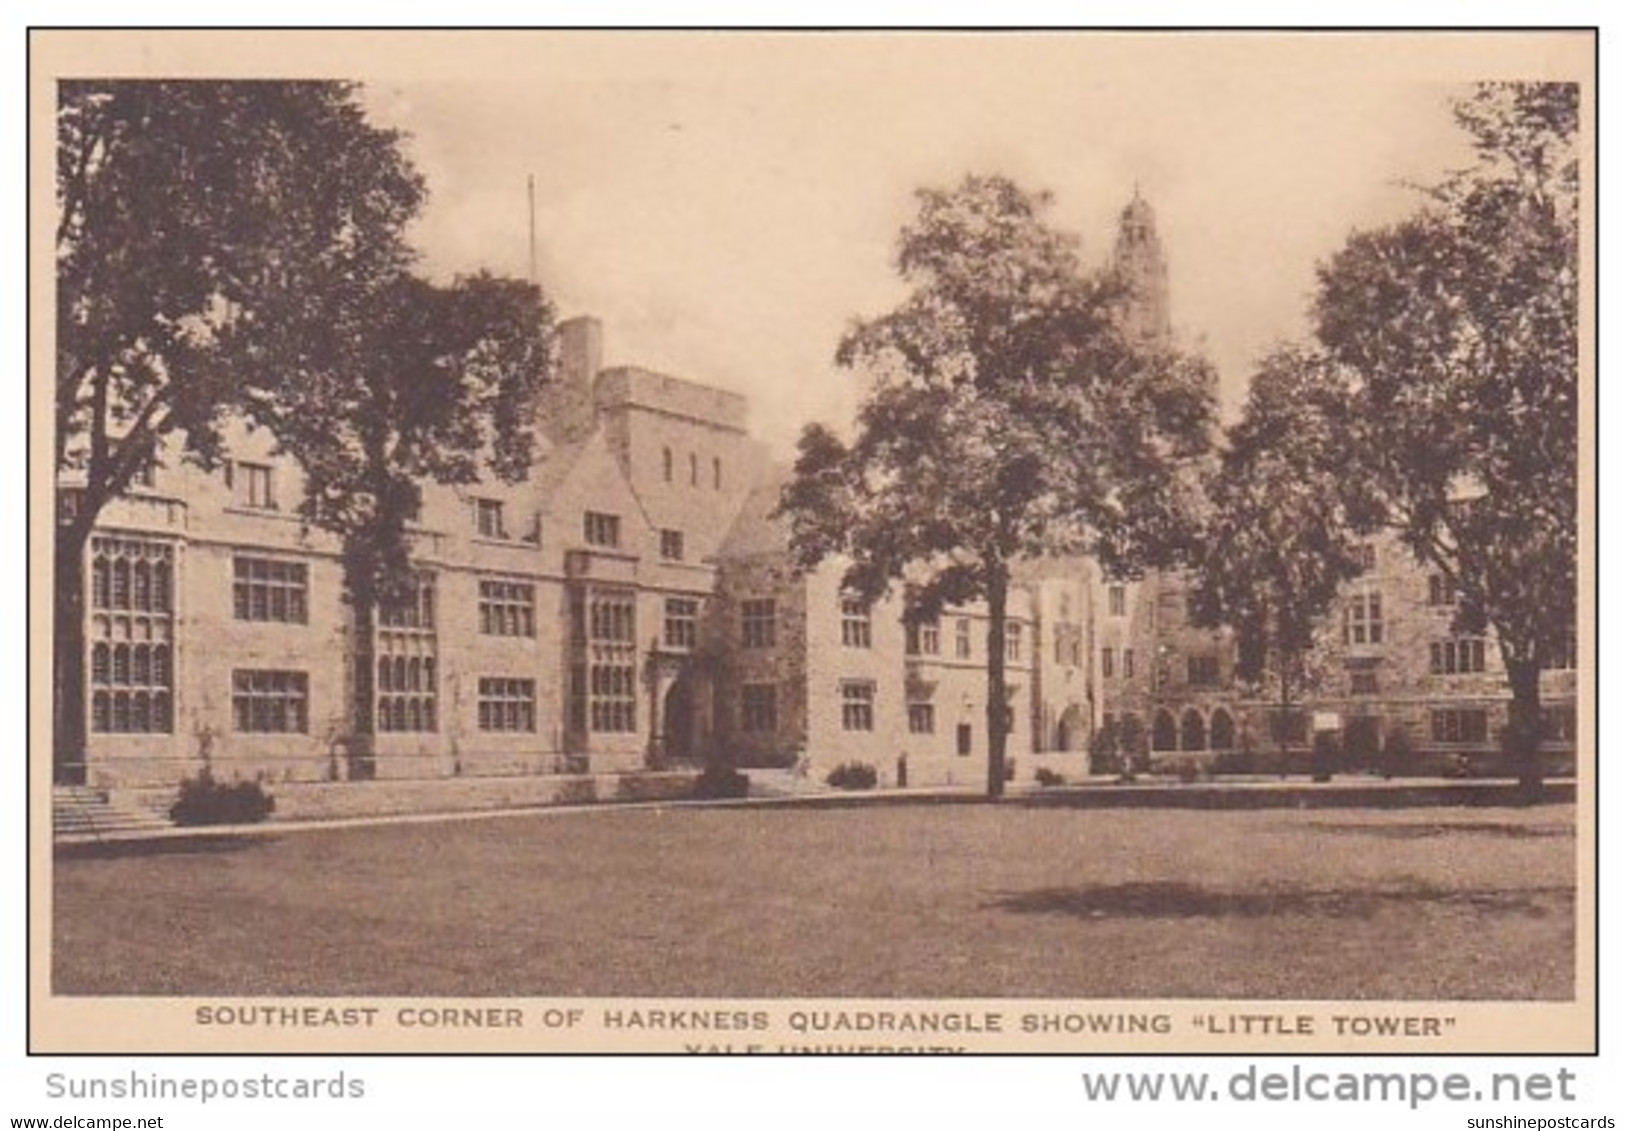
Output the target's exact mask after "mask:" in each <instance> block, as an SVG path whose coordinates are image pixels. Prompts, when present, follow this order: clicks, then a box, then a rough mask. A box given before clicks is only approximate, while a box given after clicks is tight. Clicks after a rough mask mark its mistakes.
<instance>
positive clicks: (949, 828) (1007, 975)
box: [54, 803, 1575, 1000]
mask: <svg viewBox="0 0 1625 1131" xmlns="http://www.w3.org/2000/svg"><path fill="white" fill-rule="evenodd" d="M1574 883H1575V842H1574V828H1573V808H1572V807H1571V806H1566V805H1564V806H1559V805H1549V806H1540V807H1535V808H1531V809H1471V810H1465V809H1461V810H1455V809H1423V810H1400V811H1383V812H1376V811H1365V810H1356V811H1350V810H1336V811H1312V810H1309V811H1302V810H1276V811H1251V812H1246V811H1244V812H1202V811H1177V810H1176V811H1146V810H1092V811H1078V810H1064V809H1063V810H1054V809H1043V808H1027V807H1024V806H1022V805H1019V804H1008V803H1007V804H1004V805H999V806H993V805H954V806H921V807H886V808H868V809H864V808H854V809H842V810H832V811H809V810H777V811H770V810H764V809H760V808H736V809H721V808H717V809H696V808H689V809H668V810H641V811H624V810H623V811H613V810H600V811H589V812H579V813H553V814H532V815H522V816H514V817H511V818H500V819H492V820H483V821H454V822H446V823H435V824H414V825H399V826H384V827H373V828H358V829H332V830H323V831H318V832H301V833H288V834H284V835H281V836H272V837H264V838H260V837H254V838H243V839H241V840H235V841H224V842H219V843H215V842H210V841H203V840H199V841H175V842H167V843H161V844H158V845H155V846H154V845H149V846H146V847H145V848H143V849H138V850H131V849H125V850H121V851H119V852H106V851H104V852H100V853H95V854H89V855H79V856H75V855H72V854H68V855H64V856H62V857H60V858H59V859H58V860H57V861H56V868H55V886H54V894H55V900H56V904H55V916H56V929H55V947H54V963H55V970H54V977H55V987H56V990H57V992H58V993H66V994H188V995H223V994H240V995H254V994H269V995H288V994H311V995H348V994H356V995H431V994H432V995H459V996H485V995H497V996H510V995H512V996H572V995H585V996H678V997H680V996H691V995H692V996H707V997H781V996H792V995H796V996H819V997H821V996H832V997H846V996H873V997H886V996H907V997H973V996H990V997H1002V996H1011V997H1025V996H1032V997H1061V998H1111V997H1129V998H1144V997H1196V998H1202V997H1236V998H1308V999H1314V998H1339V999H1343V998H1347V999H1379V998H1391V999H1407V998H1408V999H1418V998H1422V999H1438V998H1445V999H1480V1000H1484V999H1546V1000H1554V999H1555V1000H1563V999H1568V998H1571V997H1572V996H1573V992H1574V970H1573V966H1574V944H1575V926H1574Z"/></svg>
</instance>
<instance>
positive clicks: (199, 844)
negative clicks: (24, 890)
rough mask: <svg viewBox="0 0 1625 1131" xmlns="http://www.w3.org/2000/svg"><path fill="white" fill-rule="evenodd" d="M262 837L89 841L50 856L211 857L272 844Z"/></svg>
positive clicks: (58, 849)
mask: <svg viewBox="0 0 1625 1131" xmlns="http://www.w3.org/2000/svg"><path fill="white" fill-rule="evenodd" d="M273 839H274V838H272V837H264V836H233V835H232V834H230V833H226V834H222V835H220V836H183V837H163V838H159V839H155V840H100V841H95V840H90V841H75V842H73V843H69V844H59V845H57V846H56V847H55V850H54V855H55V856H56V858H57V859H58V860H125V859H135V858H138V857H147V856H214V855H218V854H220V853H225V852H242V851H243V850H245V849H248V848H253V847H255V846H257V845H260V844H265V843H268V842H270V841H271V840H273Z"/></svg>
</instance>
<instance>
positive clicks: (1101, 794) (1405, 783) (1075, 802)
mask: <svg viewBox="0 0 1625 1131" xmlns="http://www.w3.org/2000/svg"><path fill="white" fill-rule="evenodd" d="M333 788H335V789H344V788H348V787H347V786H342V785H335V786H333ZM1516 788H1517V787H1516V783H1515V782H1509V781H1504V780H1480V779H1448V778H1395V779H1382V778H1371V777H1359V776H1353V775H1351V776H1347V777H1339V778H1334V779H1333V780H1332V781H1329V782H1312V781H1308V780H1306V779H1303V778H1288V779H1280V778H1237V779H1233V780H1219V781H1201V782H1189V783H1185V782H1177V781H1168V780H1162V779H1154V780H1153V779H1147V780H1142V781H1137V782H1120V781H1118V780H1117V779H1116V778H1110V777H1102V778H1096V779H1091V780H1088V781H1085V782H1081V783H1078V784H1075V785H1067V786H1057V787H1051V788H1044V787H1040V786H1028V785H1021V786H1012V787H1011V789H1010V791H1009V792H1008V793H1007V794H1006V795H1005V797H1004V799H1003V800H1002V801H1000V802H998V804H1006V805H1030V806H1039V807H1045V808H1050V807H1054V808H1079V809H1095V808H1145V809H1174V808H1177V809H1193V808H1199V809H1276V808H1413V807H1417V808H1425V807H1437V806H1457V807H1461V806H1493V805H1511V804H1515V803H1517V800H1518V799H1517V797H1516V794H1515V791H1516ZM1574 800H1575V782H1574V780H1573V779H1552V780H1548V781H1547V782H1546V783H1545V787H1544V789H1543V792H1542V797H1541V801H1542V802H1546V803H1572V802H1573V801H1574ZM931 804H935V805H946V804H961V805H972V804H991V802H989V801H988V799H987V798H986V796H985V794H984V792H983V790H982V789H981V787H979V786H934V787H933V786H921V787H911V788H907V789H879V790H859V791H850V792H848V791H836V790H827V791H820V792H796V793H785V794H779V795H775V796H756V797H748V798H737V799H718V800H659V801H601V802H596V803H590V804H580V805H569V804H553V805H527V806H514V807H504V808H485V809H474V810H468V809H465V810H457V809H448V810H438V811H433V812H422V813H391V814H379V815H374V816H352V817H335V818H326V819H319V820H277V819H274V818H273V819H272V820H270V821H267V822H265V823H263V824H257V825H207V826H191V827H185V828H182V827H170V828H156V829H131V830H125V831H119V832H105V833H102V834H100V835H95V834H77V833H76V834H69V835H62V836H58V837H57V838H56V844H57V845H59V846H82V845H95V844H110V843H128V842H142V841H166V840H184V839H190V838H234V837H264V836H280V835H282V834H284V833H301V832H315V831H321V830H324V829H352V828H370V827H375V826H380V825H404V824H430V823H435V822H442V821H487V820H495V819H506V818H512V817H517V816H544V815H545V816H556V817H560V818H567V817H574V816H579V815H581V814H585V813H606V812H608V813H616V812H632V811H638V810H648V809H672V808H688V807H694V806H703V807H707V808H795V809H845V808H858V807H865V806H885V805H931Z"/></svg>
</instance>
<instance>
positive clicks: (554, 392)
mask: <svg viewBox="0 0 1625 1131" xmlns="http://www.w3.org/2000/svg"><path fill="white" fill-rule="evenodd" d="M1114 264H1115V266H1116V267H1117V269H1118V271H1119V272H1120V274H1121V275H1122V277H1123V278H1124V280H1125V282H1126V283H1127V284H1128V286H1129V290H1130V295H1131V301H1130V302H1129V303H1128V304H1126V308H1125V319H1126V321H1127V324H1128V326H1129V329H1130V330H1131V332H1132V333H1134V334H1135V335H1137V336H1138V337H1140V338H1141V339H1142V340H1145V341H1148V342H1151V343H1153V344H1156V343H1161V342H1166V341H1168V340H1169V337H1170V333H1171V331H1170V329H1169V326H1170V321H1169V312H1168V285H1167V277H1168V270H1167V263H1166V260H1165V257H1164V255H1163V252H1162V248H1161V244H1160V241H1159V239H1158V236H1157V232H1156V225H1155V217H1154V215H1153V213H1152V210H1151V208H1150V205H1149V204H1148V203H1147V202H1146V201H1144V200H1143V199H1142V198H1141V197H1140V196H1139V194H1138V193H1136V194H1135V197H1134V199H1133V200H1132V201H1131V202H1130V204H1129V205H1128V206H1127V207H1126V208H1125V209H1124V210H1123V213H1122V215H1121V217H1120V220H1119V230H1118V239H1117V243H1116V247H1115V250H1114ZM746 413H747V405H746V402H745V400H744V398H743V397H740V396H739V395H737V394H734V393H730V392H727V391H724V390H721V389H717V388H713V387H710V386H706V385H702V384H698V383H695V382H692V381H687V380H682V379H679V378H676V377H671V376H667V375H664V374H660V373H654V372H650V371H648V370H644V369H638V368H631V367H609V368H606V367H605V366H604V364H603V342H602V329H601V327H600V326H599V324H598V323H597V322H596V321H595V320H593V319H590V318H578V319H575V320H573V321H571V322H567V323H565V324H564V325H563V326H561V327H560V371H559V380H558V381H557V382H556V383H555V384H554V385H553V386H552V387H550V388H549V389H548V391H547V392H546V393H545V395H544V396H543V397H542V399H541V402H540V403H539V404H538V406H537V419H538V426H539V429H540V433H541V434H540V436H539V440H538V446H537V453H536V458H535V462H534V465H533V467H532V468H531V471H530V474H529V476H528V477H527V478H526V479H525V480H524V481H522V482H520V483H517V484H512V485H507V484H495V483H482V484H478V485H474V486H469V487H441V486H434V485H429V486H426V487H425V490H424V503H423V507H422V510H421V514H420V516H419V520H418V521H417V523H416V524H415V526H414V527H413V529H412V537H413V541H414V557H415V561H416V564H417V568H418V570H419V573H418V584H417V587H416V592H415V594H414V597H413V599H412V600H410V601H408V602H405V603H404V604H403V605H402V606H400V607H394V608H386V609H381V610H379V616H378V624H377V627H376V639H375V641H374V642H373V648H372V649H371V652H372V655H373V656H374V657H375V660H374V662H375V663H376V671H375V672H374V673H373V684H374V692H375V693H374V696H373V698H374V708H375V713H374V720H373V721H374V724H375V730H376V740H375V742H374V743H373V744H372V745H373V749H372V751H371V752H370V753H366V754H362V753H361V752H359V751H358V750H357V749H355V747H356V745H357V744H355V743H354V742H353V741H352V733H353V731H354V726H353V724H352V721H351V717H350V712H351V711H352V709H353V707H352V704H353V700H354V694H353V689H354V687H355V685H356V672H355V670H354V665H355V656H356V654H357V651H358V650H357V648H356V647H355V641H354V640H353V638H352V635H353V628H352V625H351V618H350V614H349V609H348V607H347V606H346V604H345V600H344V593H343V579H342V571H341V568H340V559H339V555H338V546H337V544H336V542H335V540H334V539H332V538H331V537H330V536H327V535H325V534H322V533H320V532H316V531H312V530H309V529H307V528H306V527H305V526H304V525H303V524H302V523H301V522H300V520H299V519H298V517H297V514H296V509H297V504H298V500H299V499H300V497H301V493H302V490H303V484H302V482H301V474H300V470H299V468H298V467H297V466H296V465H295V464H293V463H291V462H290V461H288V460H287V459H285V458H283V457H281V456H279V455H278V454H277V453H276V451H275V445H274V443H273V441H272V438H271V437H270V436H269V435H267V434H266V433H264V432H260V431H256V430H253V429H251V428H246V427H242V428H237V429H236V430H235V431H234V434H233V435H232V436H230V437H229V444H228V448H229V453H230V459H229V461H228V462H227V463H226V464H225V465H224V467H223V468H221V469H220V470H219V471H217V472H213V473H206V472H204V471H202V470H200V469H198V468H196V467H193V466H191V465H188V464H186V463H184V462H183V461H181V460H180V459H179V458H178V453H174V452H171V453H165V458H161V459H159V460H158V461H156V463H155V466H154V468H153V469H152V470H151V471H150V473H149V474H148V475H146V476H145V477H144V478H143V479H142V480H141V481H140V482H138V483H136V484H135V485H134V486H133V487H132V489H131V490H130V491H129V492H128V494H127V495H126V496H125V497H124V498H122V499H120V500H119V501H117V502H115V503H114V504H112V505H111V506H109V507H108V508H107V509H106V510H105V512H104V513H103V515H102V516H101V518H100V521H99V523H98V527H97V530H96V532H95V534H94V536H93V539H92V541H91V544H90V546H89V548H88V551H87V552H88V555H89V562H88V563H87V565H88V568H87V570H86V578H87V582H86V584H87V589H88V593H87V598H88V600H87V602H86V607H87V609H88V614H87V618H88V620H87V629H88V631H87V643H86V655H85V663H86V670H87V672H88V674H89V680H88V685H89V690H88V696H87V700H88V702H87V705H86V709H87V713H88V715H89V724H90V725H89V751H88V759H87V765H85V766H59V767H58V774H59V777H60V778H62V779H63V780H80V779H85V780H88V781H89V782H90V783H91V784H95V785H103V786H123V785H168V784H173V783H175V782H177V781H178V780H180V779H181V778H182V777H183V776H186V775H190V774H195V773H196V772H197V771H198V770H199V769H200V768H202V767H203V766H205V765H207V766H209V767H211V768H212V769H213V771H214V772H215V773H216V774H218V775H221V776H224V777H228V778H229V777H245V778H249V777H265V778H268V779H270V780H272V781H276V780H340V779H345V778H350V777H358V776H379V777H411V778H440V777H453V776H458V775H502V774H552V773H577V772H583V771H593V772H605V771H610V772H613V771H618V770H632V769H637V768H641V767H644V766H650V765H654V766H660V765H667V764H672V763H689V764H693V763H696V762H698V761H701V760H703V759H705V758H707V757H711V756H720V757H726V758H729V759H732V760H734V761H736V762H739V763H741V764H746V765H779V766H799V767H801V768H802V769H803V770H805V771H806V772H807V773H808V775H809V776H816V777H819V778H822V777H823V776H824V775H825V774H827V772H828V771H829V770H830V769H832V768H833V767H834V766H835V765H838V764H840V763H842V762H849V761H856V762H862V763H866V764H868V765H870V766H872V767H874V768H875V770H876V771H877V773H878V775H879V777H880V779H881V781H882V782H884V783H891V784H898V783H902V782H904V781H905V780H906V781H907V782H908V783H910V784H937V783H940V784H967V785H971V784H977V783H980V782H982V781H983V780H984V778H985V773H986V754H987V734H986V718H987V715H986V695H987V681H986V660H987V657H986V648H987V615H986V610H985V609H983V608H981V607H978V606H970V607H966V608H961V609H950V610H946V611H945V612H944V613H943V615H942V616H941V617H940V618H939V619H938V620H937V621H934V622H932V623H928V624H916V625H908V624H905V621H904V616H903V612H904V610H903V608H902V607H901V604H900V602H899V601H898V600H897V599H895V598H894V599H891V600H887V601H882V602H881V603H879V604H877V605H875V606H874V607H872V608H870V607H866V606H864V605H862V604H861V603H859V602H856V601H854V600H852V599H851V598H850V597H849V596H848V595H847V594H844V593H843V592H842V590H841V586H840V577H841V567H840V564H839V563H827V564H826V565H824V566H822V567H820V568H819V569H816V570H813V571H811V572H809V573H802V572H800V571H798V570H797V569H796V568H795V567H794V562H793V559H792V557H791V555H790V552H789V546H788V539H787V531H786V528H785V526H784V524H783V523H782V522H780V521H779V520H777V519H775V518H774V516H773V512H774V509H775V507H776V506H777V502H778V498H779V490H780V487H781V485H782V479H783V473H782V471H776V470H775V469H774V468H772V467H771V466H770V465H769V463H768V461H767V459H766V457H765V455H764V453H763V451H762V449H761V448H760V446H759V445H758V444H757V443H756V442H755V441H754V440H753V439H752V438H751V437H750V436H749V434H748V432H747V430H746ZM59 486H60V490H61V491H62V492H63V493H64V494H65V495H70V496H71V494H72V492H73V491H74V489H75V484H74V481H73V479H72V477H71V476H65V477H64V478H63V480H62V481H61V483H60V485H59ZM1372 554H1373V557H1372V560H1371V567H1370V569H1369V570H1368V571H1367V573H1366V574H1365V575H1364V576H1363V577H1362V578H1360V579H1359V580H1358V581H1356V582H1355V583H1353V584H1352V585H1351V586H1350V587H1349V589H1348V592H1347V593H1346V594H1345V596H1344V599H1343V602H1342V604H1341V606H1340V608H1339V610H1338V611H1337V613H1336V615H1335V620H1334V623H1333V624H1332V625H1330V626H1329V636H1331V637H1333V638H1334V643H1335V647H1334V648H1333V649H1332V650H1333V651H1334V652H1335V656H1333V657H1332V662H1330V663H1329V664H1328V668H1329V675H1328V679H1327V681H1326V682H1325V683H1324V684H1323V686H1322V688H1321V691H1320V692H1319V693H1318V695H1317V697H1316V698H1315V699H1314V701H1313V702H1311V703H1309V704H1306V705H1305V709H1304V711H1300V712H1294V713H1293V714H1292V717H1289V718H1285V719H1282V718H1275V719H1274V720H1273V721H1272V708H1271V707H1270V705H1268V704H1266V703H1262V702H1258V701H1253V700H1249V699H1247V698H1246V697H1245V696H1244V695H1243V694H1242V693H1241V691H1240V690H1239V689H1238V687H1237V685H1236V682H1235V680H1234V672H1233V656H1232V650H1231V648H1230V647H1229V644H1228V641H1227V638H1226V637H1225V635H1224V634H1222V633H1215V632H1210V631H1206V630H1199V629H1196V628H1194V627H1192V626H1191V625H1190V624H1189V621H1188V618H1187V617H1186V610H1185V583H1184V581H1183V579H1182V578H1180V577H1179V576H1177V575H1168V574H1164V575H1153V576H1150V577H1147V578H1144V579H1141V580H1137V581H1120V580H1116V579H1112V578H1109V577H1106V576H1104V575H1103V574H1102V573H1101V571H1100V570H1099V569H1098V568H1097V567H1096V565H1095V564H1094V563H1092V562H1089V561H1086V560H1081V559H1072V560H1065V561H1050V562H1032V563H1024V564H1023V565H1022V566H1021V567H1020V569H1019V570H1018V571H1017V573H1016V576H1015V578H1014V583H1013V585H1012V588H1011V593H1010V600H1009V627H1008V630H1007V631H1008V639H1007V643H1006V647H1007V657H1006V658H1007V663H1008V667H1007V677H1006V679H1007V685H1008V688H1007V690H1008V696H1007V698H1008V703H1007V706H1008V709H1009V712H1010V716H1009V717H1010V720H1011V731H1010V739H1009V745H1008V752H1009V757H1010V760H1011V761H1012V762H1013V763H1014V776H1015V778H1016V779H1017V780H1019V781H1030V780H1032V778H1033V776H1034V775H1035V774H1036V773H1037V772H1038V771H1039V770H1040V769H1042V768H1046V767H1047V768H1049V769H1051V770H1053V771H1054V772H1056V773H1058V774H1062V775H1064V776H1066V777H1068V778H1074V779H1075V778H1077V777H1079V776H1082V775H1083V774H1085V773H1087V772H1089V770H1090V756H1089V748H1090V746H1091V744H1092V743H1093V742H1094V739H1095V736H1096V735H1097V733H1098V732H1099V731H1100V730H1101V729H1102V728H1103V727H1106V726H1108V725H1109V726H1110V728H1111V729H1112V731H1113V732H1114V733H1119V734H1122V735H1140V736H1143V738H1144V740H1145V744H1146V745H1148V746H1149V747H1151V748H1152V749H1153V750H1155V751H1156V752H1157V753H1159V754H1166V753H1171V752H1178V753H1180V754H1182V755H1183V754H1192V755H1208V754H1216V753H1218V752H1224V751H1229V750H1240V749H1245V748H1258V747H1262V746H1263V745H1264V744H1265V742H1266V740H1267V736H1269V735H1271V734H1274V733H1276V731H1272V730H1271V728H1272V727H1275V728H1282V727H1284V728H1286V732H1287V736H1288V738H1289V740H1290V741H1291V742H1293V743H1294V744H1298V745H1301V744H1302V743H1304V742H1306V741H1307V738H1306V735H1307V727H1308V719H1309V717H1310V716H1309V712H1314V711H1319V712H1321V713H1322V714H1334V715H1336V717H1337V718H1338V720H1339V723H1338V725H1339V728H1340V730H1341V732H1342V733H1343V736H1344V739H1345V744H1346V745H1348V746H1349V747H1351V748H1365V747H1371V746H1373V745H1380V744H1381V743H1383V742H1385V741H1386V738H1387V736H1388V735H1389V734H1390V733H1392V732H1394V731H1395V730H1396V728H1398V729H1402V730H1403V731H1404V732H1405V733H1406V734H1407V735H1408V736H1409V739H1410V744H1411V746H1412V747H1413V748H1414V749H1415V750H1416V751H1417V752H1418V753H1419V754H1438V753H1441V752H1443V753H1454V752H1474V753H1477V752H1482V751H1485V750H1488V749H1491V748H1493V745H1494V742H1495V739H1496V735H1497V733H1498V731H1499V728H1500V727H1501V726H1503V725H1504V719H1505V702H1506V699H1507V691H1506V686H1505V679H1504V677H1503V673H1502V672H1501V670H1500V666H1499V656H1498V654H1497V651H1496V649H1495V647H1494V644H1493V642H1492V641H1489V640H1485V639H1481V638H1463V637H1459V636H1455V635H1453V634H1452V633H1451V632H1450V631H1449V615H1450V612H1451V609H1452V607H1453V605H1452V601H1451V599H1450V594H1448V593H1447V592H1446V591H1444V590H1443V589H1441V587H1440V582H1439V581H1438V579H1436V578H1432V577H1429V576H1428V575H1427V573H1426V571H1424V570H1422V569H1421V568H1420V567H1418V566H1417V565H1416V564H1415V563H1414V562H1413V561H1411V560H1410V559H1409V558H1408V556H1407V555H1405V554H1404V552H1403V551H1402V550H1400V549H1399V548H1398V547H1397V546H1395V545H1392V544H1383V545H1377V546H1374V547H1373V549H1372ZM362 651H365V650H362ZM1574 683H1575V681H1574V673H1573V672H1572V670H1570V671H1566V672H1555V673H1549V675H1548V676H1547V677H1546V679H1545V682H1544V685H1543V694H1546V695H1549V696H1550V699H1549V702H1551V703H1552V707H1551V709H1550V711H1549V715H1550V719H1549V722H1550V732H1551V739H1552V744H1551V748H1552V750H1553V751H1554V752H1557V753H1561V752H1562V751H1565V750H1566V751H1568V752H1569V753H1570V754H1572V750H1573V732H1574V693H1575V688H1574ZM1274 714H1275V715H1277V716H1278V715H1279V712H1278V711H1277V712H1274Z"/></svg>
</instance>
